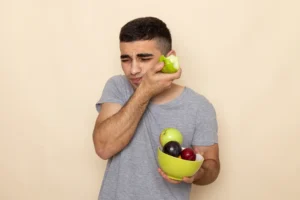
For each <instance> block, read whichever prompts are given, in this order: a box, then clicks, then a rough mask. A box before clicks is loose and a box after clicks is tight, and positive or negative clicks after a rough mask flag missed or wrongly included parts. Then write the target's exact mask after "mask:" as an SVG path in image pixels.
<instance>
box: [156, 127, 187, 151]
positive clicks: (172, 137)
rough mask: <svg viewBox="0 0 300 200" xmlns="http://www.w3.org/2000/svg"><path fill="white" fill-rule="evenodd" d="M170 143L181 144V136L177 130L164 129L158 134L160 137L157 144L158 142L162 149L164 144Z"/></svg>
mask: <svg viewBox="0 0 300 200" xmlns="http://www.w3.org/2000/svg"><path fill="white" fill-rule="evenodd" d="M170 141H176V142H178V143H179V144H180V145H181V144H182V141H183V136H182V134H181V132H180V131H179V130H178V129H176V128H165V129H164V130H162V132H161V133H160V136H159V142H160V144H161V146H162V147H164V146H165V144H167V143H168V142H170Z"/></svg>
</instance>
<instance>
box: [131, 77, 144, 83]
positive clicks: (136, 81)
mask: <svg viewBox="0 0 300 200" xmlns="http://www.w3.org/2000/svg"><path fill="white" fill-rule="evenodd" d="M130 80H131V82H132V83H134V84H138V83H140V82H141V80H142V78H131V79H130Z"/></svg>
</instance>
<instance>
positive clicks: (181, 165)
mask: <svg viewBox="0 0 300 200" xmlns="http://www.w3.org/2000/svg"><path fill="white" fill-rule="evenodd" d="M183 149H184V148H183ZM157 159H158V165H159V167H160V168H161V169H162V171H163V172H164V173H165V174H166V175H167V176H168V177H169V178H171V179H173V180H179V181H180V180H182V178H183V177H191V176H193V175H194V174H195V173H196V172H197V171H198V170H199V169H200V167H201V165H202V163H203V161H204V158H203V157H202V156H201V155H200V154H196V160H195V161H190V160H183V159H181V158H176V157H173V156H170V155H168V154H166V153H164V152H162V150H161V149H160V148H158V150H157Z"/></svg>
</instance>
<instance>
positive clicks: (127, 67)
mask: <svg viewBox="0 0 300 200" xmlns="http://www.w3.org/2000/svg"><path fill="white" fill-rule="evenodd" d="M121 66H122V70H123V71H124V73H125V74H129V73H130V66H129V65H128V64H125V63H123V64H121Z"/></svg>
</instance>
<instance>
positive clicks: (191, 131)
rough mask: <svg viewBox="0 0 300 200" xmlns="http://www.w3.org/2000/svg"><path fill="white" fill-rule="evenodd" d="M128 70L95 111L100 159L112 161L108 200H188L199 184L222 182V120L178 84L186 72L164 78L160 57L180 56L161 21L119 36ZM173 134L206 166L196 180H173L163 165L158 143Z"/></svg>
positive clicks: (140, 22) (104, 196)
mask: <svg viewBox="0 0 300 200" xmlns="http://www.w3.org/2000/svg"><path fill="white" fill-rule="evenodd" d="M119 39H120V51H121V57H120V58H121V63H122V69H123V71H124V74H125V75H116V76H113V77H112V78H110V79H109V80H108V82H107V83H106V85H105V87H104V90H103V93H102V96H101V98H100V100H99V101H98V102H97V104H96V108H97V110H98V112H99V115H98V117H97V119H96V123H95V128H94V133H93V141H94V146H95V151H96V153H97V155H99V157H100V158H102V159H105V160H106V159H108V162H107V168H106V171H105V175H104V177H103V182H102V186H101V190H100V194H99V199H101V200H118V199H120V200H153V199H155V200H163V199H168V200H169V199H172V200H176V199H177V200H187V199H189V195H190V189H191V185H192V184H198V185H205V184H209V183H212V182H213V181H214V180H215V179H216V178H217V176H218V174H219V169H220V163H219V149H218V135H217V129H218V126H217V121H216V113H215V110H214V107H213V106H212V104H211V103H210V102H209V101H208V100H207V99H206V98H205V97H204V96H202V95H200V94H197V93H196V92H195V91H193V90H192V89H190V88H188V87H184V86H180V85H177V84H174V83H173V81H174V80H176V79H179V78H180V75H181V69H180V70H179V71H178V72H176V73H173V74H166V73H161V72H160V71H161V69H162V68H163V63H160V62H159V57H160V55H162V54H163V55H165V56H169V55H171V54H173V55H176V53H175V51H174V50H173V49H172V39H171V34H170V32H169V29H168V28H167V26H166V24H165V23H164V22H163V21H161V20H160V19H157V18H154V17H144V18H138V19H134V20H132V21H130V22H128V23H127V24H125V25H124V26H123V27H122V29H121V32H120V38H119ZM167 127H173V128H177V129H178V130H180V132H181V133H182V134H183V140H184V141H183V144H182V146H184V147H193V148H194V150H195V151H196V152H198V153H201V154H202V155H203V157H204V158H205V161H204V163H203V165H202V167H201V168H200V170H199V171H198V172H197V173H196V174H195V175H194V176H193V177H185V178H184V179H183V181H174V180H171V179H169V178H168V177H167V176H166V175H165V174H164V173H163V172H162V171H161V170H160V169H159V168H158V164H157V156H156V155H157V148H158V147H159V146H160V143H159V135H160V133H161V131H162V130H163V129H164V128H167Z"/></svg>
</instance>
